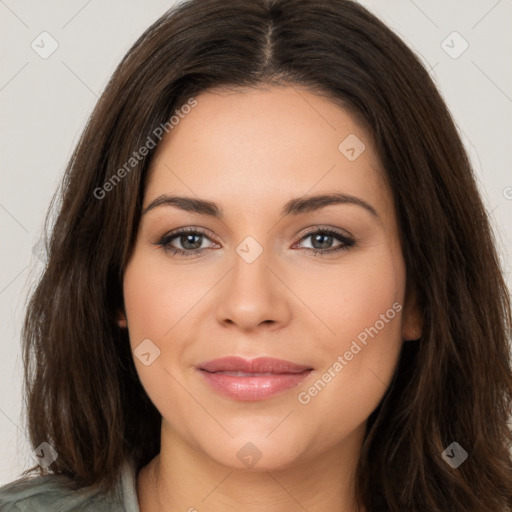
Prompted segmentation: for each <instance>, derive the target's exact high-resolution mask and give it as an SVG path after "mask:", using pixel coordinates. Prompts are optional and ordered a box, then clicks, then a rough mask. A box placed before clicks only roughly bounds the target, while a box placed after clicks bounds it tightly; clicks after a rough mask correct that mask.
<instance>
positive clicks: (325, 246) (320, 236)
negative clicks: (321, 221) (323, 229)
mask: <svg viewBox="0 0 512 512" xmlns="http://www.w3.org/2000/svg"><path fill="white" fill-rule="evenodd" d="M321 238H325V239H328V240H329V239H330V238H332V236H331V235H315V242H316V241H317V240H320V239H321ZM313 245H315V244H314V243H313ZM321 245H322V247H319V249H326V248H328V245H329V244H328V243H325V241H324V243H323V244H321Z"/></svg>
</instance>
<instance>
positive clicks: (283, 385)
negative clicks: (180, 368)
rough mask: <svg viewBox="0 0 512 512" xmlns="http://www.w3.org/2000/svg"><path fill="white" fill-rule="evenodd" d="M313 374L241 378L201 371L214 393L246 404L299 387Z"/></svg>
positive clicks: (281, 374) (279, 374)
mask: <svg viewBox="0 0 512 512" xmlns="http://www.w3.org/2000/svg"><path fill="white" fill-rule="evenodd" d="M311 372H312V370H306V371H303V372H301V373H274V374H270V375H257V376H248V377H240V376H234V375H227V374H225V373H210V372H207V371H205V370H201V373H202V374H203V376H204V378H205V379H206V382H207V383H208V384H209V385H210V387H211V388H212V389H213V390H214V391H216V392H217V393H220V394H221V395H224V396H227V397H229V398H231V399H233V400H240V401H244V402H254V401H256V400H265V399H266V398H270V397H271V396H274V395H277V394H278V393H281V392H283V391H285V390H287V389H290V388H293V387H295V386H298V385H299V384H300V383H301V382H302V381H303V380H304V379H305V378H306V377H307V376H308V375H309V374H310V373H311Z"/></svg>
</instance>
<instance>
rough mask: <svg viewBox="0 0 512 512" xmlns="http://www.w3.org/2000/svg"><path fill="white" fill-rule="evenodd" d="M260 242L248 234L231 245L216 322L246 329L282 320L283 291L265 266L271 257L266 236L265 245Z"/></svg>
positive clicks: (270, 262)
mask: <svg viewBox="0 0 512 512" xmlns="http://www.w3.org/2000/svg"><path fill="white" fill-rule="evenodd" d="M261 238H263V235H262V236H261ZM263 243H264V241H263V240H262V242H261V243H260V242H259V241H258V240H257V239H256V237H255V236H251V235H248V236H246V237H245V238H244V239H242V241H241V242H240V243H239V244H238V245H237V246H236V247H235V254H234V255H233V261H232V263H233V265H232V271H231V272H230V275H229V276H226V277H227V281H226V283H225V285H224V286H223V289H222V292H221V294H220V296H219V297H218V299H219V300H218V302H217V306H216V314H217V319H218V321H220V322H228V321H229V322H232V323H235V324H238V325H239V326H240V327H242V328H244V329H250V328H254V327H256V326H257V325H258V324H260V323H262V322H268V321H272V322H278V323H281V322H282V321H284V320H285V318H286V316H287V314H286V312H287V310H288V307H287V306H286V297H285V295H284V294H283V293H284V291H285V290H284V288H283V286H282V284H281V283H280V282H279V280H278V279H276V277H275V276H274V275H273V273H272V272H271V271H270V269H269V268H268V267H272V261H273V260H274V258H273V255H272V254H271V249H270V247H269V246H270V245H271V244H269V243H268V238H267V244H266V246H265V247H264V245H263Z"/></svg>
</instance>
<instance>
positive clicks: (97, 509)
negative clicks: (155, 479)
mask: <svg viewBox="0 0 512 512" xmlns="http://www.w3.org/2000/svg"><path fill="white" fill-rule="evenodd" d="M65 478H66V477H63V476H55V475H45V476H34V477H30V478H25V479H19V480H15V481H13V482H10V483H8V484H7V485H4V486H3V487H0V512H11V511H12V512H34V511H37V512H79V511H80V512H103V511H105V512H107V511H108V512H140V509H139V505H138V501H137V487H136V479H135V469H134V466H133V465H132V464H129V463H125V464H124V465H123V467H122V468H121V471H120V474H119V478H118V481H117V483H116V486H115V488H114V490H113V491H112V492H111V493H108V494H106V493H101V492H99V491H95V492H91V491H90V490H84V491H75V492H72V491H70V490H69V489H68V488H67V487H66V486H65V484H64V483H63V482H64V480H63V479H65Z"/></svg>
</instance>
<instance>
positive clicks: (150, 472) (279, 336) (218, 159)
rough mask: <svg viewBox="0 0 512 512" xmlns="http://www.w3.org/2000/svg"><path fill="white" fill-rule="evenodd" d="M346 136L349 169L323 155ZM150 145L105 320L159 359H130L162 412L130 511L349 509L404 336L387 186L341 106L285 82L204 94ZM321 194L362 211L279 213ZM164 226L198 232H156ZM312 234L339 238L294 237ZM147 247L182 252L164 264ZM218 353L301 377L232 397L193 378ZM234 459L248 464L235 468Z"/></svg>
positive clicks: (413, 314)
mask: <svg viewBox="0 0 512 512" xmlns="http://www.w3.org/2000/svg"><path fill="white" fill-rule="evenodd" d="M350 134H354V135H356V136H357V137H358V138H359V139H360V140H361V141H362V142H363V143H364V144H365V146H366V149H365V151H364V152H363V153H362V154H361V155H360V156H359V157H358V158H357V159H356V160H354V161H350V160H349V159H347V158H346V156H345V155H344V154H343V153H342V152H340V150H339V149H338V146H339V145H340V143H341V142H342V141H343V140H344V139H345V138H346V137H347V136H348V135H350ZM156 151H157V152H156V154H155V158H154V160H153V162H152V166H151V169H150V172H149V175H148V179H147V184H146V189H145V193H144V199H143V210H144V211H145V213H144V214H143V216H142V219H141V223H140V226H139V231H138V234H137V238H136V242H135V247H134V251H133V254H132V256H131V259H130V261H129V264H128V266H127V269H126V273H125V276H124V299H125V312H124V313H122V314H121V315H120V325H122V326H126V327H127V328H128V330H129V335H130V341H131V345H132V349H135V348H136V347H137V346H138V345H139V344H140V343H141V342H142V341H143V340H146V339H150V340H151V342H152V343H154V345H156V346H157V347H158V349H159V350H160V355H159V357H157V358H156V359H155V360H154V362H153V363H152V364H150V365H149V366H146V365H144V364H142V363H141V362H140V361H139V360H138V358H136V357H135V359H134V360H135V364H136V367H137V371H138V374H139V377H140V380H141V382H142V384H143V386H144V388H145V390H146V392H147V394H148V396H149V397H150V399H151V400H152V401H153V403H154V404H155V406H156V407H157V408H158V410H159V411H160V412H161V414H162V417H163V421H162V429H161V452H160V454H159V455H158V456H156V457H155V458H154V459H153V460H152V461H151V462H150V463H149V464H148V465H147V466H145V467H144V468H143V469H142V470H141V471H140V472H139V474H138V477H137V492H138V499H139V505H140V509H141V512H154V511H159V510H165V511H170V512H178V511H187V510H192V511H193V510H197V511H199V512H208V511H209V512H213V511H215V512H218V511H221V510H222V511H225V512H227V511H235V510H236V511H239V510H244V511H247V512H252V511H261V510H265V511H267V512H290V511H295V510H297V511H299V510H300V511H303V510H304V509H306V510H308V511H309V512H320V511H325V510H332V511H338V510H339V511H347V512H349V511H350V512H352V511H355V510H356V505H355V503H354V490H353V485H354V471H355V468H356V464H357V461H358V457H359V453H360V449H361V444H362V441H363V438H364V432H365V424H366V420H367V418H368V416H369V415H370V414H371V412H372V411H373V410H374V409H375V407H376V406H377V405H378V403H379V401H380V400H381V398H382V397H383V395H384V393H385V391H386V389H387V387H388V385H389V383H390V381H391V378H392V376H393V373H394V370H395V368H396V363H397V361H398V356H399V351H400V348H401V345H402V343H403V340H404V339H416V338H418V337H419V335H420V331H421V325H420V320H419V314H418V311H417V309H416V308H415V307H414V302H413V300H412V298H411V297H406V296H405V291H406V275H405V265H404V261H403V257H402V251H401V247H400V242H399V234H398V227H397V221H396V213H395V211H394V208H393V202H392V194H391V190H390V188H389V186H388V185H387V183H386V182H385V180H384V179H383V175H382V172H381V170H380V167H379V166H380V163H379V161H378V159H377V157H376V154H375V153H374V151H373V148H372V143H371V140H370V138H369V136H368V134H367V133H366V132H365V131H364V129H363V127H362V126H360V124H358V123H357V122H356V120H355V119H354V118H353V117H352V116H351V115H349V113H348V112H347V111H345V110H343V109H341V108H340V107H338V106H336V105H335V104H334V103H332V102H331V101H329V100H328V99H326V98H324V97H321V96H318V95H316V94H314V93H312V92H308V91H307V90H305V89H301V88H298V87H291V86H290V87H288V86H287V87H270V88H267V89H243V90H240V91H237V92H233V91H231V92H229V93H228V92H226V91H210V92H208V93H203V94H201V95H199V96H198V97H197V106H196V107H195V108H194V109H193V111H192V112H191V113H190V114H188V115H187V116H186V117H185V118H184V119H183V120H181V121H180V123H179V124H178V125H177V126H176V127H175V128H174V130H173V131H172V132H171V133H170V134H169V135H168V136H167V137H166V138H164V139H163V141H162V143H161V144H160V145H159V146H158V148H157V150H156ZM332 193H340V194H345V195H350V196H353V197H355V198H358V199H359V200H361V201H364V202H365V204H367V205H370V207H371V209H373V210H374V213H372V212H371V211H370V210H369V209H368V208H366V207H363V206H361V205H360V204H355V203H354V202H352V203H344V204H331V205H328V206H326V207H323V208H320V209H315V210H307V211H303V212H302V213H296V214H289V215H286V216H282V215H281V214H282V209H283V208H284V206H285V205H286V204H287V203H288V201H290V200H291V199H293V198H301V199H305V198H308V197H311V196H315V195H319V194H332ZM164 195H176V196H186V197H190V198H193V199H203V200H207V201H210V202H214V203H215V204H216V205H217V206H218V208H219V209H221V210H222V213H223V217H222V218H218V217H214V216H212V215H207V214H205V213H204V212H203V213H198V212H194V211H185V210H183V209H181V208H178V207H177V206H173V205H171V204H169V203H168V202H166V201H165V198H164ZM155 200H156V203H155ZM152 204H153V206H152V207H150V208H149V209H148V207H149V206H150V205H152ZM181 228H189V229H192V230H198V231H201V233H203V234H204V236H199V237H195V238H194V237H193V236H190V233H189V236H188V238H187V236H182V237H181V238H180V236H178V237H174V238H171V237H170V236H169V234H170V233H171V232H176V231H179V230H180V229H181ZM314 228H318V230H320V231H321V229H327V230H329V231H333V230H334V231H338V232H339V233H341V234H342V236H343V238H342V240H345V242H343V241H340V239H337V238H334V237H333V238H332V239H331V238H329V236H328V235H325V234H324V237H323V238H322V236H320V237H315V236H314V235H309V236H307V235H308V232H310V231H313V230H314ZM247 237H252V238H253V239H254V240H255V241H256V243H254V242H251V243H252V244H253V245H249V246H248V250H249V254H255V253H254V251H255V250H256V248H257V247H258V246H259V247H260V248H261V249H262V253H261V254H260V255H259V256H258V257H257V258H256V259H255V260H254V261H253V262H251V263H248V262H247V261H246V260H245V259H244V258H242V257H241V256H240V253H238V252H237V247H239V246H240V244H241V242H243V241H244V240H245V239H246V238H247ZM347 237H348V238H350V239H351V240H353V241H354V243H353V244H352V245H350V244H347V242H346V239H347ZM162 238H165V240H164V242H166V243H167V246H168V248H169V247H171V248H176V249H181V250H183V251H188V252H190V253H192V256H189V257H186V256H182V255H179V254H172V253H171V252H170V251H169V250H166V248H165V247H163V246H162V245H159V242H162ZM315 238H316V240H317V241H316V243H315ZM187 241H188V243H187ZM256 244H257V245H256ZM343 245H345V249H344V250H340V251H338V252H335V253H331V254H329V253H326V252H325V251H326V250H328V249H332V248H337V247H340V246H343ZM244 247H245V246H244ZM197 248H199V250H198V249H197ZM314 249H317V250H318V251H319V253H318V254H317V255H315V254H314ZM251 251H253V252H251ZM321 251H324V252H325V254H324V255H323V256H322V255H321ZM395 302H396V303H398V304H401V305H403V306H404V307H403V309H401V311H400V312H399V313H397V315H396V316H395V317H394V318H393V320H391V321H389V322H388V323H386V324H385V326H384V328H383V329H381V330H380V331H379V333H378V335H377V336H375V337H374V338H373V339H371V340H370V341H369V342H368V344H367V345H366V346H365V347H364V348H363V349H362V350H361V351H360V352H359V353H358V354H357V355H355V356H354V357H353V358H352V359H351V360H350V361H349V363H348V364H347V365H346V366H345V367H344V368H343V370H342V371H341V372H339V374H338V375H337V376H336V377H335V378H333V379H332V381H331V382H329V383H328V384H327V385H326V386H325V388H323V389H322V391H321V392H319V393H318V394H317V395H316V396H314V397H312V398H311V400H310V401H309V403H308V404H307V405H304V404H301V403H300V402H299V401H298V399H297V395H298V393H299V392H300V391H304V390H307V389H308V388H310V387H311V386H312V385H313V384H314V383H315V381H316V380H317V379H318V378H319V377H320V376H321V375H322V374H324V373H325V372H326V370H327V369H328V368H329V367H332V365H333V363H334V362H335V361H336V360H337V358H338V356H340V355H343V354H344V353H345V352H346V351H347V350H349V348H350V345H351V343H352V341H353V340H355V339H356V336H357V335H358V334H359V333H361V331H363V330H364V329H365V328H367V327H369V326H372V325H374V324H375V322H376V320H378V319H379V317H380V315H382V314H384V313H385V312H386V311H387V310H388V309H389V308H391V307H392V305H393V304H394V303H395ZM224 356H241V357H243V358H244V359H254V358H257V357H262V356H265V357H274V358H278V359H284V360H287V361H291V362H293V363H296V364H299V365H305V366H308V367H312V368H313V371H312V372H311V373H310V374H309V375H308V376H307V377H306V379H305V380H303V381H302V382H301V383H300V384H299V385H298V386H296V387H293V388H292V389H287V390H284V391H282V392H280V393H277V394H274V395H272V396H270V397H269V398H266V399H263V400H255V401H244V400H236V399H233V398H230V397H227V396H225V395H222V394H220V393H218V392H216V391H215V389H212V387H211V386H209V385H208V383H207V382H206V379H205V378H204V376H203V375H202V374H201V371H200V370H199V369H198V365H199V364H200V363H201V362H204V361H208V360H211V359H216V358H220V357H224ZM247 443H252V444H250V445H248V444H247ZM244 447H245V448H244ZM241 449H242V452H240V450H241ZM244 450H245V451H244ZM239 452H240V454H239ZM247 453H249V454H250V455H252V456H253V460H256V459H257V458H258V457H260V458H259V460H257V462H256V463H255V464H254V465H252V466H250V467H249V463H248V462H246V461H247V460H250V459H244V458H243V455H246V454H247ZM237 454H239V455H237Z"/></svg>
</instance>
